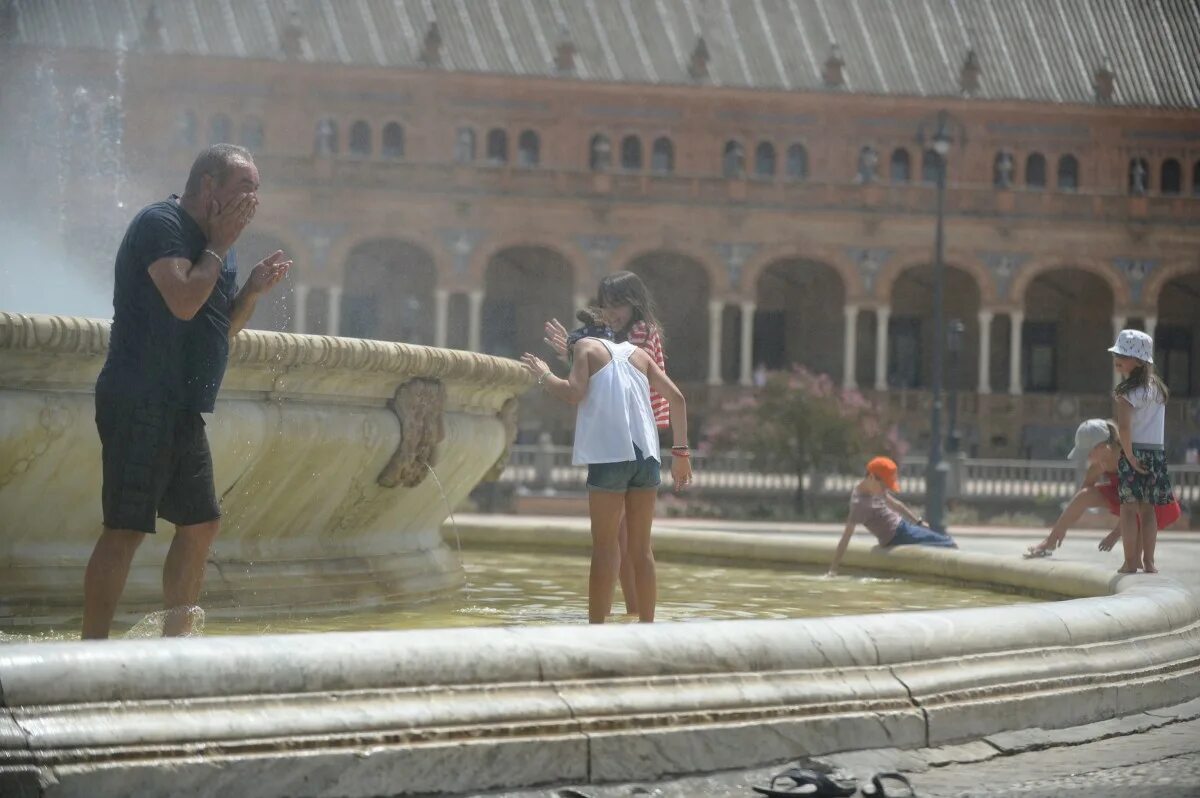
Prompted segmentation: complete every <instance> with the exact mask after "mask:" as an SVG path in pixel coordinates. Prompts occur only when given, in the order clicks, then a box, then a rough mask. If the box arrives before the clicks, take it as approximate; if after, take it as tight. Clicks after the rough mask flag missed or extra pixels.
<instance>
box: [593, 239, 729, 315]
mask: <svg viewBox="0 0 1200 798" xmlns="http://www.w3.org/2000/svg"><path fill="white" fill-rule="evenodd" d="M657 252H674V253H677V254H679V255H683V256H685V257H687V258H690V259H691V260H693V261H695V262H696V263H698V264H699V265H700V266H701V267H702V268H703V270H704V274H705V276H706V277H707V278H708V284H709V286H710V287H711V289H712V292H713V294H714V295H717V294H719V293H720V291H728V290H729V275H728V270H727V269H726V268H725V266H724V265H723V264H721V263H720V261H719V260H718V258H717V253H716V251H715V250H712V249H704V248H701V247H696V246H693V245H691V244H687V243H684V242H681V241H679V242H677V241H671V242H668V241H665V240H664V241H662V242H661V243H654V242H653V241H647V240H646V239H641V240H637V241H630V242H628V243H626V244H623V245H621V246H619V247H617V249H616V251H615V252H613V255H612V257H611V258H609V266H608V269H606V270H605V271H604V272H603V273H604V274H611V273H612V272H615V271H621V270H622V269H629V264H631V263H633V262H634V261H635V260H638V259H640V258H643V257H645V256H647V255H653V254H655V253H657ZM593 282H594V281H593ZM590 287H592V288H594V287H595V286H590ZM713 298H719V296H714V297H713ZM655 300H656V301H658V302H659V303H660V304H661V302H662V300H659V299H658V297H655Z"/></svg>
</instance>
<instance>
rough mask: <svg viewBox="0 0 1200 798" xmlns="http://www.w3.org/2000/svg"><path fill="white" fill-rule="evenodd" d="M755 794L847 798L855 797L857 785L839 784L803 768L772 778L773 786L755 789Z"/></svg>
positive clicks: (778, 797)
mask: <svg viewBox="0 0 1200 798" xmlns="http://www.w3.org/2000/svg"><path fill="white" fill-rule="evenodd" d="M753 789H754V791H755V792H757V793H761V794H762V795H766V796H768V798H789V796H795V795H811V796H813V797H814V798H847V796H851V795H854V793H855V791H856V790H857V789H858V785H857V784H853V783H851V784H839V783H837V782H836V781H834V780H833V779H831V778H829V777H828V776H826V775H825V774H823V773H817V772H816V771H815V770H805V769H803V768H792V769H790V770H785V771H783V772H782V773H777V774H775V775H774V776H772V777H771V786H769V787H754V788H753Z"/></svg>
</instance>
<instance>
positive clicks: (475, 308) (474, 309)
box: [467, 291, 483, 352]
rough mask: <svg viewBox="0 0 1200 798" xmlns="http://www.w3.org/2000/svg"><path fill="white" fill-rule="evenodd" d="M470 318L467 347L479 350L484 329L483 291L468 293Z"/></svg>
mask: <svg viewBox="0 0 1200 798" xmlns="http://www.w3.org/2000/svg"><path fill="white" fill-rule="evenodd" d="M467 304H468V306H469V308H468V319H467V349H468V350H469V351H471V352H478V351H479V342H480V340H481V337H482V335H481V333H482V330H483V292H482V291H469V292H468V293H467Z"/></svg>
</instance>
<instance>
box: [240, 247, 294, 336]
mask: <svg viewBox="0 0 1200 798" xmlns="http://www.w3.org/2000/svg"><path fill="white" fill-rule="evenodd" d="M286 258H287V256H286V255H284V254H283V250H276V251H274V252H272V253H271V254H270V255H268V256H267V257H265V258H263V259H262V260H261V261H259V262H258V263H257V264H255V266H254V269H253V270H251V272H250V279H248V280H246V284H245V285H243V286H242V290H240V291H238V293H237V296H236V297H234V299H233V310H232V311H231V312H230V314H229V337H230V338H233V336H235V335H237V334H238V333H240V332H241V331H242V330H243V329H244V328H245V327H246V325H247V324H248V323H249V322H250V317H251V316H253V315H254V306H255V305H257V304H258V300H259V298H260V297H261V296H263V295H264V294H266V293H267V292H268V291H270V290H271V289H272V288H274V287H275V286H276V285H278V284H279V283H280V282H281V281H282V280H283V278H284V277H287V273H288V269H290V268H291V267H292V262H291V261H290V260H287V259H286Z"/></svg>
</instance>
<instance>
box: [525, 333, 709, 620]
mask: <svg viewBox="0 0 1200 798" xmlns="http://www.w3.org/2000/svg"><path fill="white" fill-rule="evenodd" d="M521 362H522V363H524V364H525V367H526V368H528V369H529V370H530V372H531V373H533V374H535V375H536V376H537V382H538V385H540V386H542V387H543V388H544V389H545V390H546V392H547V393H549V394H551V395H552V396H555V397H556V398H558V399H561V400H562V401H564V402H568V403H570V404H577V405H579V410H578V414H577V416H576V420H575V449H574V456H573V461H574V462H575V463H576V464H577V465H587V466H588V511H589V515H590V517H591V522H592V568H591V576H590V579H589V581H588V620H589V622H591V623H604V619H605V618H606V617H607V616H608V612H609V610H610V609H611V607H612V600H613V588H614V587H615V586H616V580H617V571H618V568H619V566H620V562H621V552H620V548H619V546H618V542H617V539H618V534H619V530H620V526H621V517H622V515H624V516H625V518H626V522H627V528H628V554H629V556H630V557H631V559H632V561H633V567H634V574H635V579H636V582H637V595H638V617H639V619H640V620H641V621H642V622H643V623H649V622H651V621H653V620H654V608H655V603H656V598H657V591H658V585H657V579H656V576H655V569H654V555H653V553H652V551H651V548H650V528H651V525H652V523H653V520H654V509H655V504H656V502H657V498H658V484H659V459H660V455H659V451H658V434H657V431H656V429H655V426H654V413H653V411H652V410H651V407H650V388H651V387H653V388H654V389H655V390H656V391H658V393H660V394H662V395H663V396H665V397H666V398H667V402H668V404H669V405H670V410H671V434H672V437H673V440H674V445H673V446H672V447H671V454H672V457H671V475H672V477H673V478H674V482H675V490H676V491H679V490H682V489H683V488H684V487H685V486H686V485H687V484H688V483H690V482H691V478H692V469H691V459H690V455H691V451H690V450H689V449H688V444H687V406H686V403H685V401H684V398H683V394H682V393H680V392H679V388H677V387H676V386H675V383H673V382H671V380H670V379H669V378H668V377H667V375H666V373H665V372H663V370H662V369H661V368H660V367H659V366H658V364H657V363H655V362H654V359H653V358H651V357H650V356H649V355H647V354H646V352H645V351H643V350H641V349H639V348H638V347H636V346H634V345H633V344H630V343H619V344H618V343H613V342H611V341H607V340H603V339H600V338H584V339H582V340H580V341H578V342H577V343H576V344H575V347H574V361H573V362H572V364H571V374H570V375H569V377H568V378H567V379H565V380H564V379H560V378H559V377H556V376H554V374H553V373H552V372H551V371H550V368H549V367H548V366H547V365H546V363H545V362H544V361H543V360H542V359H541V358H539V357H537V356H536V355H532V354H530V353H528V352H526V353H525V355H524V356H522V358H521Z"/></svg>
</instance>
